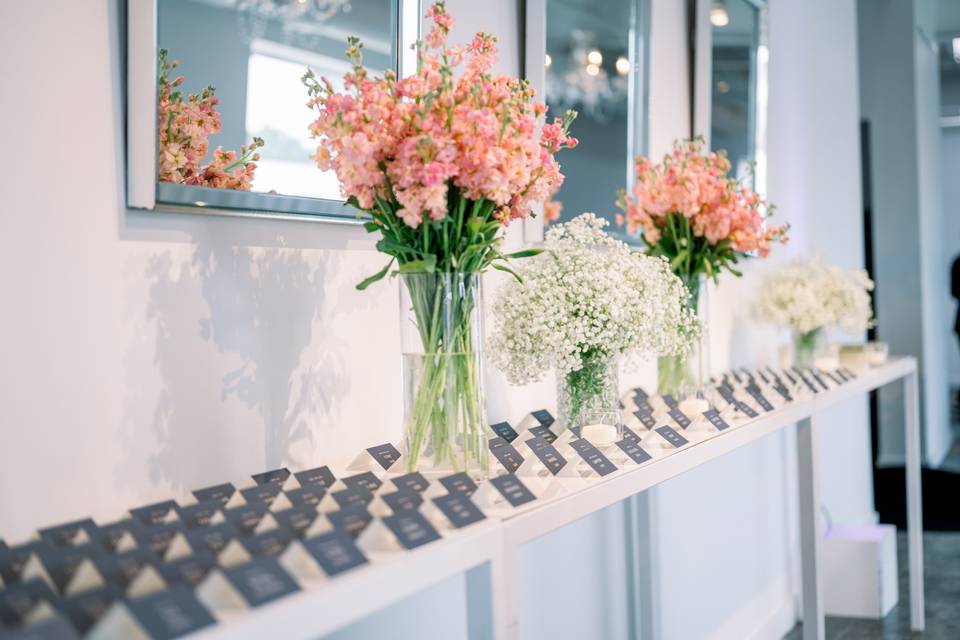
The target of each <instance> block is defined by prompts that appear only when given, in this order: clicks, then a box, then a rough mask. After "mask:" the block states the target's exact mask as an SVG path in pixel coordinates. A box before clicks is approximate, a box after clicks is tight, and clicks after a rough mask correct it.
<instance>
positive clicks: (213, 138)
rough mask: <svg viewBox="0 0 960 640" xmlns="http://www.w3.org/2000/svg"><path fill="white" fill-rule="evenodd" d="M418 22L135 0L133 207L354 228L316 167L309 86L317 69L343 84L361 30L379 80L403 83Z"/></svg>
mask: <svg viewBox="0 0 960 640" xmlns="http://www.w3.org/2000/svg"><path fill="white" fill-rule="evenodd" d="M419 23H420V3H419V2H418V1H416V0H152V1H148V0H130V1H129V3H128V61H129V63H128V99H127V121H128V204H129V205H130V206H131V207H134V208H143V209H151V210H157V211H191V212H196V213H218V214H229V215H248V216H271V217H273V216H280V217H296V218H309V219H319V220H332V221H345V222H346V221H356V220H357V219H358V217H357V212H356V210H354V209H353V208H352V207H348V206H345V205H344V204H343V201H342V198H341V196H340V189H339V184H338V182H337V179H336V176H335V175H334V173H333V171H328V172H323V171H321V170H320V169H318V168H317V166H316V163H315V162H314V161H313V159H312V157H313V155H314V153H315V151H316V144H315V142H314V141H313V140H312V139H311V137H310V132H309V125H310V123H311V121H312V120H313V119H314V117H315V116H314V114H313V113H312V112H311V110H310V109H309V108H308V107H307V105H306V103H307V92H306V89H305V87H304V86H303V84H302V82H301V77H302V75H303V73H304V72H305V71H306V69H307V67H309V68H311V69H313V70H314V72H315V73H316V74H317V75H322V76H326V77H327V78H329V79H330V80H331V82H333V84H334V86H335V87H337V88H342V87H338V84H337V83H338V82H339V79H340V78H342V76H343V73H344V72H345V71H346V70H348V69H349V65H348V63H347V61H346V58H345V56H344V50H345V49H346V47H347V44H346V40H347V37H348V36H351V35H356V36H359V37H360V38H361V39H362V40H363V43H364V62H365V64H366V65H367V67H368V68H369V69H370V70H371V71H372V72H375V73H382V72H383V71H384V70H386V69H394V70H395V71H397V72H398V73H401V74H402V73H403V71H404V69H412V68H413V65H415V63H416V62H415V57H414V55H415V54H414V53H413V52H412V51H411V48H410V47H411V45H412V44H413V43H414V42H415V41H416V39H417V37H418V33H419ZM162 52H165V57H164V54H163V53H162ZM174 61H176V63H177V66H176V68H175V69H170V70H168V65H172V64H173V63H174ZM178 76H180V77H182V78H183V81H182V84H180V85H177V84H175V79H176V78H177V77H178ZM208 86H212V87H213V88H214V93H213V97H214V98H215V103H214V100H213V99H211V96H210V94H209V93H205V92H206V91H207V90H206V89H205V88H206V87H208ZM191 96H193V98H191ZM191 100H193V101H194V102H193V103H191ZM178 101H179V102H178ZM212 110H215V111H216V114H213V113H212ZM217 114H218V117H219V126H217V125H216V124H214V122H213V121H214V120H215V119H216V118H217ZM261 141H262V142H261ZM204 142H206V144H204ZM218 148H222V150H223V153H221V154H218V152H217V149H218ZM231 154H232V155H231ZM253 154H257V160H256V163H255V164H256V168H255V169H252V170H249V171H244V170H243V169H244V167H245V166H246V165H245V163H244V160H247V161H250V160H251V159H252V158H253Z"/></svg>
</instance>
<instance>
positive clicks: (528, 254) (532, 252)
mask: <svg viewBox="0 0 960 640" xmlns="http://www.w3.org/2000/svg"><path fill="white" fill-rule="evenodd" d="M541 253H543V249H524V250H522V251H514V252H513V253H508V254H506V255H505V256H503V257H504V258H506V259H507V260H511V259H514V258H532V257H533V256H538V255H540V254H541Z"/></svg>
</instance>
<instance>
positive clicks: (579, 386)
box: [564, 353, 614, 429]
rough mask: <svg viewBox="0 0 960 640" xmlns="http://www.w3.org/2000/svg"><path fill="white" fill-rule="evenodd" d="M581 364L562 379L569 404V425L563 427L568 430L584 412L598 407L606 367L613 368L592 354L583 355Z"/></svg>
mask: <svg viewBox="0 0 960 640" xmlns="http://www.w3.org/2000/svg"><path fill="white" fill-rule="evenodd" d="M581 362H582V366H581V367H580V368H579V369H577V370H576V371H570V372H569V373H567V374H566V376H565V378H564V385H565V387H566V393H567V400H568V402H569V407H568V414H567V419H568V421H569V422H570V423H571V424H568V425H564V426H565V427H566V428H568V429H569V428H570V427H571V426H577V425H578V424H579V422H580V419H581V414H582V413H583V412H584V410H587V409H590V408H595V407H597V406H598V404H599V401H600V400H601V399H602V398H603V397H604V395H605V392H606V386H607V378H608V375H607V370H608V367H610V366H614V364H613V363H611V362H610V360H608V359H607V358H605V357H603V356H601V355H598V354H593V353H587V354H584V355H583V357H582V360H581Z"/></svg>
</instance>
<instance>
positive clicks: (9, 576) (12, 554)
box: [0, 540, 53, 584]
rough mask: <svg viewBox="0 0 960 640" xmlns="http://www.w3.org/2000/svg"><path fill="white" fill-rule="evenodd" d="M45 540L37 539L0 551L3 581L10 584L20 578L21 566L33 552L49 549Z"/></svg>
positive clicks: (0, 570)
mask: <svg viewBox="0 0 960 640" xmlns="http://www.w3.org/2000/svg"><path fill="white" fill-rule="evenodd" d="M51 548H53V547H51V546H50V545H49V544H47V543H46V542H43V541H40V540H37V541H35V542H25V543H23V544H18V545H16V546H14V547H10V548H8V549H3V550H2V551H0V577H2V578H3V580H4V582H6V583H8V584H10V583H13V582H17V581H18V580H20V574H21V572H23V567H24V565H25V564H26V563H27V560H29V559H30V556H31V555H32V554H34V553H39V552H40V551H41V550H42V549H51Z"/></svg>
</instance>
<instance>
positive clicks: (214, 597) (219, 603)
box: [194, 567, 252, 620]
mask: <svg viewBox="0 0 960 640" xmlns="http://www.w3.org/2000/svg"><path fill="white" fill-rule="evenodd" d="M194 593H195V594H196V596H197V599H198V600H199V601H200V602H201V603H202V604H203V606H205V607H206V608H207V609H209V610H210V612H211V613H213V615H214V617H215V618H217V619H218V620H224V619H225V618H230V617H232V615H231V614H233V615H236V614H238V613H243V612H245V611H247V610H249V609H251V608H252V607H251V606H250V604H249V603H248V602H247V601H246V599H245V598H244V597H243V595H241V594H240V591H239V590H237V588H236V587H234V586H233V584H231V582H230V580H229V579H227V577H226V576H225V575H224V574H223V571H221V570H220V569H219V568H216V567H215V568H213V569H211V570H210V573H208V574H207V577H206V578H204V579H203V581H202V582H201V583H200V584H198V585H197V587H196V589H195V590H194Z"/></svg>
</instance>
